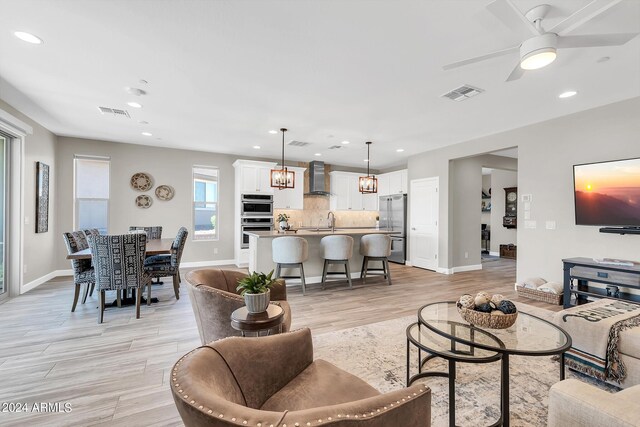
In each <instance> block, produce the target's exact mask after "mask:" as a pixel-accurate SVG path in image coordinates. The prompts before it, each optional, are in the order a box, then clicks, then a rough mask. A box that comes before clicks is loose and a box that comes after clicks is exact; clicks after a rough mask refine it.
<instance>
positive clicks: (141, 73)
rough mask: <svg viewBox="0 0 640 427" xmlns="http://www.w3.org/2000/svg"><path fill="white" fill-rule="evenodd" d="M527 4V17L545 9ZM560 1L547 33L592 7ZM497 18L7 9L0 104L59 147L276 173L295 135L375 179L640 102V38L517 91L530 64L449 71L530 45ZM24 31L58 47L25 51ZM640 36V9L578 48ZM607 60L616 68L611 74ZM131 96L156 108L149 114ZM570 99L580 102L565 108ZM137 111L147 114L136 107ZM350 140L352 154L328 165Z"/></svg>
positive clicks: (96, 4)
mask: <svg viewBox="0 0 640 427" xmlns="http://www.w3.org/2000/svg"><path fill="white" fill-rule="evenodd" d="M514 1H515V3H516V4H517V6H518V7H519V8H520V9H521V10H523V11H526V10H528V9H529V8H531V7H533V6H535V5H536V4H538V3H540V2H541V0H536V1H530V0H514ZM545 1H546V2H547V3H550V4H551V5H553V6H554V9H553V10H552V11H551V13H550V16H549V19H548V21H547V25H548V26H550V25H553V23H556V22H559V20H560V19H562V18H563V17H565V16H567V15H569V14H571V13H572V12H574V11H576V10H577V9H579V8H580V7H582V6H584V5H585V4H587V3H588V0H545ZM484 5H485V2H484V1H479V0H458V1H450V0H438V1H436V0H431V1H418V0H415V1H404V0H395V1H392V0H388V1H376V2H372V1H368V0H351V1H339V0H327V1H320V0H315V1H310V0H296V1H287V0H283V1H271V0H254V1H251V0H247V1H178V0H173V1H171V0H165V1H151V0H112V1H102V0H82V1H80V0H56V1H46V2H45V1H38V0H3V1H2V14H1V18H0V19H1V22H2V25H1V26H0V98H2V99H4V100H5V101H7V102H8V103H10V104H12V105H13V106H15V107H16V108H18V109H19V110H21V111H22V112H24V113H25V114H27V115H29V116H31V117H32V118H34V119H35V120H36V121H38V122H40V123H41V124H42V125H44V126H45V127H47V128H48V129H50V130H51V131H53V132H54V133H56V134H59V135H67V136H77V137H85V138H95V139H102V140H108V141H120V142H128V143H139V144H150V145H157V146H167V147H179V148H189V149H198V150H207V151H215V152H223V153H234V154H239V155H246V156H261V157H265V156H266V157H274V158H275V157H278V156H279V154H280V135H270V134H268V133H267V131H268V130H270V129H278V128H280V127H282V126H286V127H288V128H289V129H290V132H289V133H288V134H287V141H288V140H291V139H296V140H299V141H307V142H311V143H312V145H310V146H308V147H305V148H293V147H291V148H288V149H287V157H288V158H291V159H295V160H309V159H316V160H324V161H326V162H330V163H336V164H345V165H354V166H364V162H363V159H364V158H365V157H366V149H365V145H364V142H365V141H367V140H371V141H374V144H373V146H372V147H371V148H372V153H371V159H372V160H371V166H372V167H374V168H376V169H379V168H384V167H388V166H394V165H397V164H401V163H404V162H406V159H407V158H408V157H409V156H411V155H414V154H416V153H419V152H423V151H426V150H429V149H433V148H436V147H441V146H445V145H449V144H453V143H457V142H461V141H465V140H468V139H471V138H475V137H479V136H482V135H487V134H491V133H495V132H499V131H503V130H507V129H512V128H516V127H521V126H523V125H526V124H530V123H535V122H539V121H543V120H547V119H551V118H554V117H559V116H562V115H566V114H570V113H574V112H577V111H581V110H585V109H588V108H593V107H596V106H599V105H604V104H608V103H611V102H615V101H619V100H623V99H627V98H631V97H635V96H639V95H640V37H636V38H635V39H634V40H632V41H631V42H629V43H627V44H626V45H624V46H620V47H613V48H606V47H603V48H589V49H567V50H561V51H560V52H559V55H558V59H557V60H556V61H555V62H554V63H553V64H551V65H550V66H548V67H546V68H544V69H542V70H538V71H536V72H531V73H528V74H527V75H525V76H524V77H523V78H522V79H520V80H518V81H514V82H509V83H505V81H504V80H505V78H506V77H507V75H508V74H509V72H510V71H511V69H512V68H513V66H514V65H515V61H516V60H517V59H516V58H510V57H503V58H496V59H492V60H489V61H485V62H483V63H479V64H475V65H471V66H468V67H464V68H461V69H456V70H451V71H447V72H445V71H443V70H442V66H443V65H444V64H447V63H450V62H453V61H456V60H460V59H465V58H467V57H470V56H475V55H479V54H482V53H486V52H489V51H493V50H497V49H502V48H505V47H509V46H512V45H516V44H519V43H520V42H521V40H519V39H518V37H517V36H515V35H514V34H513V33H512V32H511V31H510V30H509V29H508V28H507V27H505V26H504V25H503V24H502V23H501V22H500V21H498V20H497V19H496V18H495V17H494V16H493V15H491V14H489V12H487V11H486V9H485V8H484ZM17 30H22V31H28V32H31V33H33V34H35V35H37V36H39V37H41V38H42V39H43V40H44V44H42V45H39V46H35V45H29V44H26V43H24V42H22V41H20V40H18V39H17V38H15V37H14V36H13V32H14V31H17ZM638 31H640V1H635V0H627V1H623V2H622V3H621V4H619V5H617V6H615V7H613V8H611V9H609V10H608V11H607V12H605V13H603V14H602V15H601V16H599V17H597V18H596V19H594V20H592V21H590V22H588V23H587V24H585V25H584V26H582V27H580V28H579V29H578V30H576V31H574V32H573V33H572V34H587V33H612V32H638ZM603 56H609V57H611V59H610V60H609V61H607V62H604V63H597V62H596V61H597V60H598V59H599V58H601V57H603ZM140 79H145V80H147V81H148V84H147V85H141V84H139V83H138V82H139V80H140ZM462 84H470V85H473V86H477V87H480V88H482V89H484V90H485V91H486V92H485V93H483V94H481V95H479V96H477V97H475V98H472V99H469V100H466V101H463V102H453V101H450V100H448V99H444V98H441V97H440V95H442V94H443V93H445V92H447V91H449V90H451V89H454V88H456V87H458V86H460V85H462ZM126 86H134V87H140V88H142V89H144V90H146V91H147V92H148V94H147V95H146V96H143V97H140V98H136V99H134V98H135V97H133V96H131V95H128V94H127V93H126V92H125V91H124V87H126ZM567 89H574V90H577V91H578V92H579V93H578V95H577V96H575V97H573V98H568V99H564V100H560V99H558V98H557V95H558V94H559V93H560V92H562V91H564V90H567ZM131 100H135V101H139V102H140V103H142V104H143V105H144V108H143V109H141V110H136V109H134V108H130V107H127V105H126V103H127V102H128V101H131ZM99 105H100V106H107V107H115V108H126V109H128V110H129V112H130V113H131V116H132V118H131V119H121V118H115V117H107V116H101V115H100V114H99V112H98V110H97V108H96V107H97V106H99ZM141 120H145V121H148V122H149V124H147V125H141V124H139V123H138V122H139V121H141ZM143 131H148V132H152V133H153V136H152V137H145V136H142V135H141V132H143ZM158 138H160V139H158ZM342 140H349V141H351V144H349V145H348V146H347V147H346V148H344V149H340V150H333V151H329V150H328V147H329V146H331V145H334V144H339V142H340V141H342ZM254 145H260V146H262V149H261V150H254V149H253V148H252V146H254ZM397 148H404V150H405V151H404V152H402V153H397V152H396V149H397ZM316 152H318V153H321V154H322V157H314V156H313V154H314V153H316Z"/></svg>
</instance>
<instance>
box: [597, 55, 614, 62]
mask: <svg viewBox="0 0 640 427" xmlns="http://www.w3.org/2000/svg"><path fill="white" fill-rule="evenodd" d="M610 59H611V57H610V56H603V57H602V58H598V60H596V62H597V63H603V62H607V61H608V60H610Z"/></svg>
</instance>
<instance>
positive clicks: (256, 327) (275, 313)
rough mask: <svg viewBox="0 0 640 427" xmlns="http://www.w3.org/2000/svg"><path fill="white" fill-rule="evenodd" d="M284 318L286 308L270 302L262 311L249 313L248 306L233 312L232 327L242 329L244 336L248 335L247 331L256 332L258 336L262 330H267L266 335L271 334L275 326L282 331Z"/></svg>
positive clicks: (279, 331) (237, 329)
mask: <svg viewBox="0 0 640 427" xmlns="http://www.w3.org/2000/svg"><path fill="white" fill-rule="evenodd" d="M283 320H284V310H283V309H282V307H280V306H279V305H276V304H269V307H267V310H266V311H264V312H262V313H249V311H248V310H247V307H246V306H245V307H240V308H239V309H237V310H235V311H234V312H233V313H231V327H232V328H233V329H235V330H236V331H240V333H241V334H242V336H243V337H245V336H247V335H246V334H247V332H250V333H255V334H256V336H258V337H259V336H260V333H261V332H262V331H265V332H266V333H265V335H271V333H272V331H273V329H275V328H277V331H278V333H281V332H282V321H283Z"/></svg>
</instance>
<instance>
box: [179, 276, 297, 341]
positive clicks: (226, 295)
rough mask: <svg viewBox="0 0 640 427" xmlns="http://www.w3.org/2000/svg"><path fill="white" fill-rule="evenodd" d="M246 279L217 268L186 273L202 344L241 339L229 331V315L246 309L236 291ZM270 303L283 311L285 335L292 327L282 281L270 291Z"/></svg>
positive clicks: (234, 331)
mask: <svg viewBox="0 0 640 427" xmlns="http://www.w3.org/2000/svg"><path fill="white" fill-rule="evenodd" d="M245 277H247V274H246V273H244V272H241V271H232V270H221V269H217V268H201V269H198V270H192V271H190V272H189V273H187V275H186V280H187V284H188V285H187V289H188V291H189V298H190V299H191V306H192V307H193V314H194V315H195V316H196V322H197V323H198V331H199V332H200V339H201V340H202V344H207V343H210V342H211V341H215V340H218V339H220V338H226V337H231V336H239V335H240V332H238V331H236V330H235V329H233V328H232V327H231V320H230V319H231V313H233V312H234V311H235V310H237V309H238V308H240V307H243V306H244V305H245V304H244V298H243V297H241V296H240V295H238V293H237V291H236V287H237V286H238V280H240V279H243V278H245ZM271 301H272V302H273V303H275V304H278V305H279V306H281V307H282V309H283V310H284V320H283V322H282V331H283V332H286V331H288V330H289V329H290V327H291V308H290V307H289V303H287V288H286V286H285V282H284V280H280V281H278V283H277V284H276V285H275V286H274V287H272V288H271Z"/></svg>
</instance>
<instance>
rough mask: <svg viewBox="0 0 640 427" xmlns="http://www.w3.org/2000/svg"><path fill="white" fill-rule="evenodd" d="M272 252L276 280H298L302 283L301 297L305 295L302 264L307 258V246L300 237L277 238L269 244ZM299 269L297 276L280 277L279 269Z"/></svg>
mask: <svg viewBox="0 0 640 427" xmlns="http://www.w3.org/2000/svg"><path fill="white" fill-rule="evenodd" d="M271 251H272V252H273V262H275V263H276V275H275V276H276V278H278V277H282V278H283V279H300V282H301V283H302V295H304V293H305V290H306V289H305V281H304V266H303V265H302V263H303V262H305V261H306V260H307V258H308V257H309V244H308V243H307V241H306V240H305V239H303V238H302V237H292V236H287V237H277V238H275V239H273V242H272V243H271ZM282 267H284V268H299V269H300V275H299V276H281V275H280V269H281V268H282Z"/></svg>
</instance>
